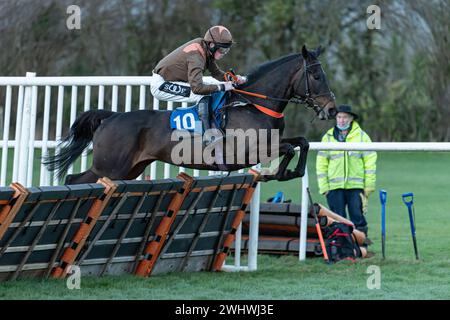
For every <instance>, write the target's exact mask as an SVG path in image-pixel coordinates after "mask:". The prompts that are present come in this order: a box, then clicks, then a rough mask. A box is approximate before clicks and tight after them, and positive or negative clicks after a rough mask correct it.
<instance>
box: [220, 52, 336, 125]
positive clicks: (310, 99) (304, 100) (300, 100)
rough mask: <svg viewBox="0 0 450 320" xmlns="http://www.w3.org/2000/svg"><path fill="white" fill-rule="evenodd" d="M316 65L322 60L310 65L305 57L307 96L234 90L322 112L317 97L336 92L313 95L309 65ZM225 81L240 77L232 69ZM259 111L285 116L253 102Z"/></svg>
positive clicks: (226, 75)
mask: <svg viewBox="0 0 450 320" xmlns="http://www.w3.org/2000/svg"><path fill="white" fill-rule="evenodd" d="M316 65H321V64H320V62H316V63H313V64H310V65H307V64H306V60H305V59H303V70H304V77H305V86H306V88H305V89H306V90H305V97H300V96H294V97H292V98H290V99H285V98H275V97H269V96H266V95H263V94H260V93H255V92H250V91H245V90H239V89H233V90H232V91H234V92H236V93H240V94H244V95H247V96H251V97H256V98H260V99H264V100H272V101H279V102H291V103H295V104H304V105H306V107H309V108H312V109H314V111H315V112H316V114H317V115H319V114H320V112H322V110H323V108H324V106H323V107H321V106H319V105H318V104H317V103H316V101H315V99H316V98H317V97H320V96H324V95H331V96H334V94H333V93H332V92H329V93H324V94H318V95H315V96H312V94H311V92H310V86H309V81H308V74H307V73H308V68H309V67H313V66H316ZM224 78H225V81H230V80H231V81H232V82H233V83H238V78H237V76H236V74H235V73H234V72H233V70H230V71H228V72H225V75H224ZM252 104H253V105H254V106H255V107H256V108H257V109H258V110H259V111H261V112H263V113H265V114H267V115H269V116H271V117H273V118H283V117H284V115H283V113H280V112H276V111H274V110H272V109H269V108H267V107H263V106H261V105H257V104H254V103H252Z"/></svg>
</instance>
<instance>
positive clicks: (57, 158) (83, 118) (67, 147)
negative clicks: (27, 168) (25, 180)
mask: <svg viewBox="0 0 450 320" xmlns="http://www.w3.org/2000/svg"><path fill="white" fill-rule="evenodd" d="M113 114H114V112H112V111H107V110H90V111H86V112H84V113H82V114H81V115H80V116H79V117H78V118H77V119H76V120H75V122H74V123H73V124H72V126H71V127H70V131H69V134H68V135H67V136H66V137H65V138H64V139H63V140H62V141H61V142H59V144H58V147H59V148H61V149H60V151H59V153H57V154H55V155H54V156H46V157H45V158H44V161H43V163H44V165H45V166H46V167H47V169H48V170H49V171H56V176H57V177H58V178H61V177H63V176H64V175H65V174H66V172H67V170H68V169H69V166H70V165H71V164H72V163H73V162H74V161H75V159H76V158H78V157H79V156H80V155H81V153H83V150H84V149H86V148H87V147H88V146H89V144H90V143H91V141H92V138H93V137H94V132H95V130H97V128H98V127H99V125H100V123H101V121H102V120H103V119H106V118H109V117H110V116H111V115H113Z"/></svg>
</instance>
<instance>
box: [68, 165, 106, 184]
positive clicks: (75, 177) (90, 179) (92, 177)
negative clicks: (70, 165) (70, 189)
mask: <svg viewBox="0 0 450 320" xmlns="http://www.w3.org/2000/svg"><path fill="white" fill-rule="evenodd" d="M99 178H100V177H99V176H98V175H96V174H95V173H93V172H92V171H91V169H89V170H86V171H85V172H82V173H78V174H69V175H67V177H66V181H65V182H64V184H81V183H95V182H97V180H98V179H99Z"/></svg>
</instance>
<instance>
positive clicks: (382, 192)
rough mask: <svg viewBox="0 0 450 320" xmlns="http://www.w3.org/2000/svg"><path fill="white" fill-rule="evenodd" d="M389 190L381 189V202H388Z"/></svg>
mask: <svg viewBox="0 0 450 320" xmlns="http://www.w3.org/2000/svg"><path fill="white" fill-rule="evenodd" d="M386 199H387V192H386V191H385V190H380V202H381V204H383V205H384V204H386Z"/></svg>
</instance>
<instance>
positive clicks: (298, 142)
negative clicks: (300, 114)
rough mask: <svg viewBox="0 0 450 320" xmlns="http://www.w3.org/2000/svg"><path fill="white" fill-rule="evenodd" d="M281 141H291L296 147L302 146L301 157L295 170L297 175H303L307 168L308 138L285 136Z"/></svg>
mask: <svg viewBox="0 0 450 320" xmlns="http://www.w3.org/2000/svg"><path fill="white" fill-rule="evenodd" d="M281 143H290V144H292V145H294V146H296V147H297V146H298V147H300V157H299V159H298V163H297V166H296V167H295V169H294V171H293V172H294V174H295V177H303V176H304V175H305V170H306V160H307V159H308V150H309V142H308V140H306V138H304V137H295V138H285V139H281Z"/></svg>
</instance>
